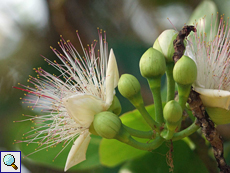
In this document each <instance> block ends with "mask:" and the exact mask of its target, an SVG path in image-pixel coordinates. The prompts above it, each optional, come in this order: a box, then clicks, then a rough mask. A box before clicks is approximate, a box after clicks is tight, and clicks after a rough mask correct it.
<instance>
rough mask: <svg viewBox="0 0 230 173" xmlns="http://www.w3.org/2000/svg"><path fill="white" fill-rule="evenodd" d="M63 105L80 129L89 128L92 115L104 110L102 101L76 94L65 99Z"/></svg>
mask: <svg viewBox="0 0 230 173" xmlns="http://www.w3.org/2000/svg"><path fill="white" fill-rule="evenodd" d="M63 104H64V105H65V108H66V110H67V112H68V114H69V115H70V117H72V118H73V119H74V121H75V122H76V123H78V124H80V125H82V127H89V126H90V124H91V123H92V122H93V119H94V115H95V114H97V113H99V112H101V111H103V110H106V109H105V102H104V101H102V100H101V99H98V98H97V97H95V96H93V95H87V94H76V95H73V96H70V97H68V98H65V99H64V100H63Z"/></svg>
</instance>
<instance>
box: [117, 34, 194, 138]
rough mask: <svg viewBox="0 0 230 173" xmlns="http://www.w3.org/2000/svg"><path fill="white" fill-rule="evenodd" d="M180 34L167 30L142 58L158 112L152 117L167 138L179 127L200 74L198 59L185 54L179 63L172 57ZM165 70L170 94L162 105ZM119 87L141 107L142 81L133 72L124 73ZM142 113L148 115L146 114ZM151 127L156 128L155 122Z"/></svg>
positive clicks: (160, 132)
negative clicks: (193, 86)
mask: <svg viewBox="0 0 230 173" xmlns="http://www.w3.org/2000/svg"><path fill="white" fill-rule="evenodd" d="M177 35H178V33H177V32H176V31H174V30H166V31H164V32H163V33H162V34H161V35H160V36H159V37H158V38H157V40H156V41H155V43H154V45H153V47H151V48H149V49H148V50H147V51H146V52H145V53H144V54H143V55H142V57H141V59H140V72H141V75H142V76H143V77H145V78H146V79H147V81H148V83H149V87H150V89H151V92H152V95H153V99H154V105H155V114H154V115H150V117H151V118H153V120H152V121H153V122H154V123H153V124H154V125H155V127H157V128H158V127H159V129H158V130H156V132H157V133H159V135H160V136H161V137H162V138H163V139H165V140H170V139H172V138H173V136H174V133H176V132H177V131H179V128H180V124H181V121H182V112H183V110H184V109H185V105H186V102H187V99H188V96H189V93H190V91H191V86H192V84H193V83H194V82H195V81H196V78H197V67H196V63H195V62H194V61H193V60H192V59H191V58H190V57H188V56H185V55H184V56H182V57H181V59H180V60H179V61H177V63H176V64H175V63H174V61H173V55H174V52H175V50H174V48H173V41H174V40H175V38H176V36H177ZM165 73H166V76H167V82H168V83H167V84H168V85H167V87H168V89H167V91H168V93H167V95H168V97H167V102H166V105H165V106H164V109H163V105H164V104H163V103H162V98H161V94H160V93H161V78H162V76H163V75H164V74H165ZM175 84H176V85H177V88H178V96H179V97H178V99H177V100H174V96H175ZM118 89H119V91H120V93H121V94H122V95H123V96H124V97H126V98H127V99H129V100H130V101H131V103H132V104H133V105H134V106H135V107H136V108H137V109H138V110H139V109H140V108H139V105H142V104H143V101H142V97H141V95H140V84H139V82H138V81H137V79H136V78H135V77H134V76H132V75H129V74H125V75H123V76H122V77H121V78H120V80H119V83H118ZM134 98H135V99H134ZM134 100H135V101H134ZM140 113H141V112H140ZM142 115H143V114H142ZM143 117H144V118H145V116H144V115H143ZM145 119H146V118H145ZM152 128H153V129H154V126H153V127H152Z"/></svg>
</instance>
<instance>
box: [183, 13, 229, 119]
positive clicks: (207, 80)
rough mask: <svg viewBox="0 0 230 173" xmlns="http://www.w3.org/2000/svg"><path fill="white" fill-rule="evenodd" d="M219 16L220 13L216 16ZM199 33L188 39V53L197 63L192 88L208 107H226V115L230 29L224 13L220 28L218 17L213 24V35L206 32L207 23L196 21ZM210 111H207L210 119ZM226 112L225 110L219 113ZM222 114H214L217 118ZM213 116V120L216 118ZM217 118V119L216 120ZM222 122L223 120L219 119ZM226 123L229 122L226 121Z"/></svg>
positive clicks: (227, 107)
mask: <svg viewBox="0 0 230 173" xmlns="http://www.w3.org/2000/svg"><path fill="white" fill-rule="evenodd" d="M217 19H218V16H217ZM196 27H197V28H198V31H199V32H198V33H195V34H194V35H193V36H191V37H190V38H189V41H188V45H187V47H186V54H187V55H188V56H190V57H191V58H192V59H193V60H194V61H195V62H196V65H197V69H198V76H197V80H196V83H195V84H194V85H193V88H194V90H195V91H196V92H198V93H200V97H201V99H202V102H203V104H204V106H206V107H207V109H208V110H209V108H210V109H211V108H214V107H215V108H221V109H224V112H225V114H226V113H228V112H227V111H228V110H229V109H230V51H229V46H230V41H229V39H230V29H229V26H228V22H227V23H225V22H224V19H223V16H221V18H220V23H219V26H218V30H217V31H216V29H215V27H217V20H216V22H215V24H214V25H212V26H211V31H210V35H209V36H207V35H206V33H205V30H204V28H205V26H204V25H202V24H201V23H197V24H196ZM211 112H214V110H213V109H212V111H208V113H209V114H210V116H211V118H212V117H213V116H212V114H213V113H211ZM219 114H223V112H221V113H220V112H219ZM218 116H219V117H220V115H215V116H214V119H215V117H218ZM214 119H213V120H214ZM214 121H215V120H214ZM216 121H217V124H221V123H222V122H220V120H216ZM223 123H228V122H227V121H226V120H225V122H223Z"/></svg>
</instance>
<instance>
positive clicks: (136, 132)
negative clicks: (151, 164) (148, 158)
mask: <svg viewBox="0 0 230 173" xmlns="http://www.w3.org/2000/svg"><path fill="white" fill-rule="evenodd" d="M124 127H125V129H126V130H127V132H128V133H129V134H130V135H132V136H135V137H138V138H146V139H153V138H154V137H155V134H154V132H153V131H152V130H150V131H140V130H136V129H133V128H131V127H128V126H126V125H124Z"/></svg>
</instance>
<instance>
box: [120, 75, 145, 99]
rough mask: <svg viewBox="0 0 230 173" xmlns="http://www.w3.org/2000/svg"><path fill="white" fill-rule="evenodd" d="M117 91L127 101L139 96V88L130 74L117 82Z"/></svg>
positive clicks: (137, 82) (135, 79) (136, 81)
mask: <svg viewBox="0 0 230 173" xmlns="http://www.w3.org/2000/svg"><path fill="white" fill-rule="evenodd" d="M118 90H119V92H120V93H121V95H122V96H124V97H125V98H127V99H132V98H133V97H135V96H137V95H140V90H141V86H140V83H139V81H138V80H137V78H136V77H135V76H133V75H131V74H123V75H122V76H121V77H120V79H119V81H118Z"/></svg>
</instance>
